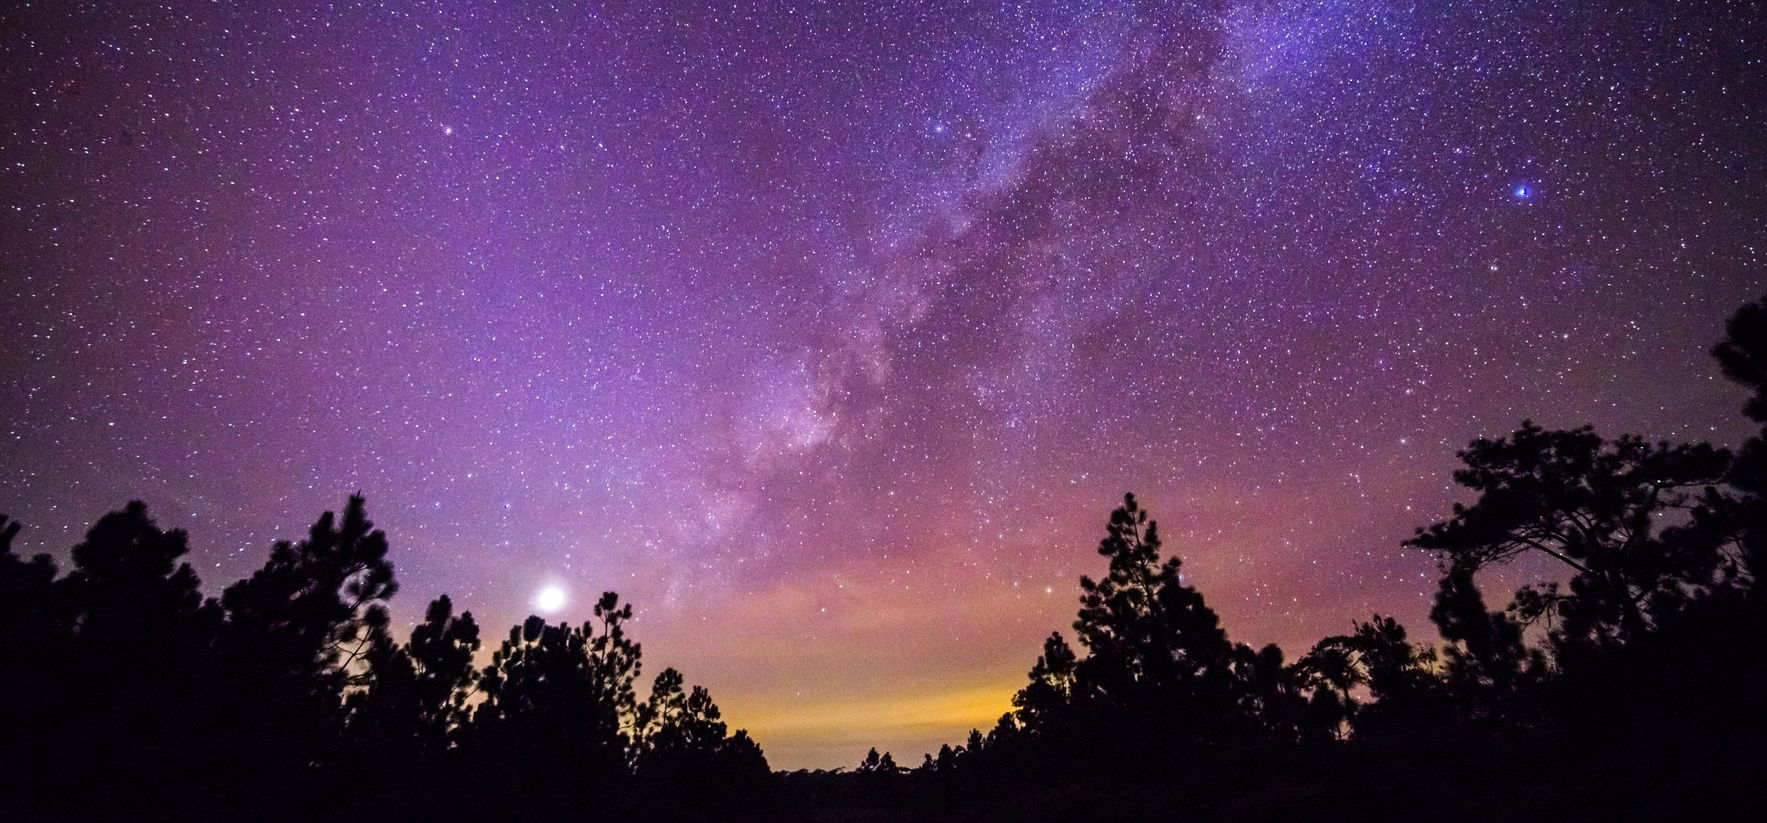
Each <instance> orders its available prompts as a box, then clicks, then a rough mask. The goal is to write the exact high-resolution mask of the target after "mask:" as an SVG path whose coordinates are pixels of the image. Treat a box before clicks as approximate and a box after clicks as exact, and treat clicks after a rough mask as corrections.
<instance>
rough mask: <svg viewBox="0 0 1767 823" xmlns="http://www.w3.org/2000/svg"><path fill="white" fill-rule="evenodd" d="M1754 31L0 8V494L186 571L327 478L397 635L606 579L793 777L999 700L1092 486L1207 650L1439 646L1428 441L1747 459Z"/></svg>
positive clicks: (40, 515)
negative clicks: (1524, 434) (1619, 436)
mask: <svg viewBox="0 0 1767 823" xmlns="http://www.w3.org/2000/svg"><path fill="white" fill-rule="evenodd" d="M1763 22H1764V21H1763V18H1762V12H1761V10H1760V8H1759V6H1758V5H1756V4H1748V3H1740V2H1738V3H1701V2H1696V3H1677V4H1673V5H1662V4H1639V3H1619V2H1611V3H1610V2H1569V0H1559V1H1558V2H1519V1H1511V0H1496V2H1482V3H1468V4H1432V3H1424V4H1409V5H1408V4H1395V3H1383V2H1373V1H1372V0H1274V1H1273V2H1233V1H1232V0H1227V1H1226V2H1206V3H1205V2H1197V3H1159V2H1117V1H1116V0H1086V1H1084V2H1056V1H1054V0H1049V1H1047V2H1046V1H1045V0H1026V2H1017V3H989V4H978V3H947V4H934V3H928V2H864V3H860V2H854V3H839V2H788V1H787V0H776V1H770V2H766V3H732V2H723V3H703V4H702V3H655V2H649V3H626V2H606V3H601V2H589V0H576V1H574V2H537V1H530V0H504V1H503V2H491V1H490V0H464V1H463V2H444V1H441V0H438V1H437V2H394V1H393V0H387V2H289V3H278V4H256V3H212V4H209V3H171V2H168V3H147V2H138V3H133V2H122V3H111V2H81V3H71V2H46V3H45V2H28V3H15V4H12V5H11V6H9V7H8V8H7V9H6V10H4V11H0V31H5V32H7V35H6V36H5V37H3V38H0V95H3V98H0V99H4V100H5V101H6V102H5V103H4V104H3V105H0V408H3V409H4V415H3V416H0V421H3V422H0V438H3V440H0V443H3V444H4V445H3V446H0V449H3V451H0V454H3V455H4V459H3V460H0V511H5V512H6V513H7V514H9V515H12V516H14V517H16V518H18V519H20V520H22V521H24V522H25V523H26V524H27V525H28V526H29V527H30V529H29V531H27V532H26V535H25V537H24V540H23V542H24V544H25V545H24V548H25V549H26V550H28V551H37V550H48V551H52V552H65V550H66V548H67V547H68V546H70V545H71V544H72V543H73V542H74V540H75V539H76V537H77V535H78V533H79V532H80V530H81V529H83V527H84V526H85V525H86V524H88V523H89V522H90V521H91V520H92V519H93V518H94V517H96V516H97V515H98V514H101V513H102V512H104V511H107V510H109V509H111V508H115V507H117V506H119V505H121V503H123V502H124V501H126V500H129V499H132V498H140V499H144V500H146V501H147V502H148V503H149V505H150V506H151V507H152V510H153V511H154V512H155V514H156V515H157V517H158V518H159V520H160V521H161V523H162V524H164V525H170V526H178V527H183V528H187V529H189V530H190V531H191V533H192V538H193V540H192V542H193V555H194V559H195V560H196V561H197V563H198V565H199V571H200V572H201V573H202V574H203V576H204V578H205V580H206V581H207V582H208V586H209V588H210V589H211V590H214V589H215V588H216V587H217V586H219V585H220V584H222V583H224V582H226V581H229V580H232V579H235V578H238V577H240V576H242V575H244V574H246V573H247V572H249V571H250V570H251V569H252V568H254V567H255V566H256V565H257V564H259V563H260V562H261V561H262V558H263V556H264V554H265V551H266V549H267V546H268V544H269V541H271V540H272V539H274V538H276V537H289V536H295V535H298V534H299V532H300V530H301V529H302V528H303V527H304V525H305V523H307V522H309V521H310V520H311V518H312V517H313V516H314V515H316V514H317V513H318V512H319V511H321V510H323V509H325V508H327V507H336V506H338V505H340V504H341V502H342V500H343V496H344V495H345V494H347V493H349V492H351V491H356V490H360V491H362V492H364V493H365V494H366V495H367V497H368V501H369V507H370V512H371V514H373V516H374V517H375V518H376V520H377V521H378V522H379V523H380V525H382V526H383V527H385V528H387V529H388V531H389V533H390V534H391V536H392V538H393V552H394V555H393V556H394V559H395V562H396V563H397V565H398V572H399V575H400V578H401V580H402V581H403V587H404V592H405V593H404V594H403V595H402V596H401V598H400V600H399V601H397V602H396V604H395V605H396V608H395V614H396V615H397V616H398V617H399V618H401V619H412V618H415V617H417V616H418V614H419V612H420V609H421V604H422V602H423V601H424V600H425V599H427V598H428V597H431V596H433V595H435V594H439V593H443V592H446V593H448V594H450V595H451V596H453V597H454V599H455V601H456V602H457V603H460V604H462V605H465V606H466V607H468V608H471V609H473V610H474V611H475V612H476V613H477V614H478V615H479V616H480V617H481V619H482V620H483V621H484V622H487V623H489V624H491V625H493V626H497V625H502V624H507V623H509V622H513V621H516V620H519V619H520V618H521V617H522V616H524V615H526V614H527V613H528V612H530V611H534V610H536V609H542V610H545V611H549V612H554V614H553V615H552V616H553V617H554V618H555V619H582V618H583V617H585V616H586V615H583V614H579V612H581V611H582V610H583V608H586V607H587V604H589V603H591V602H592V601H593V594H594V593H596V592H599V591H601V590H603V589H616V590H618V591H620V592H621V593H622V595H623V596H625V597H626V598H627V599H629V600H632V601H634V602H635V603H636V604H637V607H638V615H639V617H638V620H637V621H636V624H635V631H636V632H637V633H638V635H639V637H640V639H641V640H642V641H643V642H644V644H645V646H646V651H647V652H648V654H647V658H650V659H653V660H659V661H661V662H659V663H655V664H653V667H655V666H661V665H674V666H677V667H679V668H681V669H683V670H684V671H685V672H686V673H687V675H688V677H689V679H691V680H693V681H695V682H703V683H705V684H706V685H708V686H710V687H711V689H712V691H713V693H714V695H716V696H717V697H718V699H719V702H720V704H721V705H723V706H724V708H725V711H726V714H727V715H728V716H729V717H730V718H731V719H732V720H733V721H735V723H736V724H737V725H746V726H748V727H750V728H751V729H752V730H753V732H754V733H755V734H756V736H757V737H758V739H759V740H760V742H761V743H762V744H763V745H764V746H766V747H767V751H768V754H769V755H770V757H771V758H772V760H773V762H774V764H775V766H778V767H796V766H803V765H821V766H834V765H849V764H850V763H851V762H856V760H857V757H858V755H859V754H861V753H863V751H864V748H865V746H867V745H879V746H880V747H884V748H896V749H897V750H898V756H899V757H901V756H903V755H904V753H907V754H908V755H912V754H913V753H917V752H919V751H922V750H926V749H928V748H936V746H937V744H938V743H939V742H941V741H949V740H954V739H957V738H958V737H959V736H960V735H961V733H962V731H964V730H966V729H967V728H969V727H970V726H972V725H984V726H985V725H987V724H989V723H991V721H992V718H993V717H994V716H997V715H998V714H999V712H1001V711H1003V710H1005V708H1006V707H1007V698H1008V696H1009V695H1010V694H1011V691H1012V690H1013V689H1014V688H1015V687H1016V686H1017V685H1018V684H1019V683H1020V682H1021V680H1022V676H1023V673H1024V670H1025V669H1026V668H1027V667H1028V665H1029V663H1030V660H1031V658H1033V657H1034V656H1035V652H1036V649H1037V647H1038V641H1039V639H1040V638H1041V637H1042V636H1044V635H1045V634H1047V632H1048V631H1050V630H1051V629H1055V628H1061V627H1064V626H1065V625H1066V623H1067V622H1068V620H1069V619H1071V615H1072V611H1073V608H1074V595H1075V592H1076V588H1075V585H1074V581H1075V580H1076V579H1077V577H1078V576H1079V575H1080V574H1082V573H1093V572H1095V571H1096V569H1097V565H1098V563H1097V557H1096V555H1095V554H1094V552H1093V546H1094V545H1095V544H1096V540H1097V538H1098V536H1099V534H1100V532H1101V528H1102V523H1103V518H1104V516H1105V515H1106V513H1107V512H1108V511H1109V508H1110V507H1111V506H1112V505H1113V504H1114V503H1115V502H1116V501H1117V500H1118V499H1120V496H1121V494H1122V493H1123V492H1124V491H1134V492H1136V493H1137V494H1138V496H1140V497H1141V498H1142V499H1143V500H1144V501H1145V502H1146V503H1147V504H1148V505H1149V506H1150V507H1151V508H1152V509H1153V511H1154V512H1155V514H1156V516H1158V517H1159V518H1160V519H1161V523H1162V526H1163V527H1164V529H1165V531H1166V537H1167V541H1168V547H1169V549H1171V550H1173V551H1175V552H1177V553H1178V554H1179V555H1181V556H1182V557H1184V558H1185V561H1186V565H1185V570H1186V576H1187V579H1189V580H1190V581H1191V582H1194V583H1195V584H1196V585H1198V586H1199V587H1200V588H1201V589H1202V590H1203V592H1204V593H1205V594H1206V595H1207V596H1208V597H1209V598H1210V601H1211V603H1212V604H1213V605H1214V606H1215V607H1216V608H1217V609H1218V610H1219V611H1220V612H1221V613H1222V615H1223V617H1224V619H1225V621H1226V623H1227V626H1228V629H1229V631H1230V632H1231V633H1232V634H1233V636H1234V637H1235V638H1236V639H1239V640H1245V641H1248V642H1256V643H1262V642H1270V641H1276V642H1281V643H1282V644H1283V645H1284V647H1285V648H1287V649H1289V650H1290V651H1291V653H1292V652H1294V651H1297V650H1299V649H1304V648H1305V647H1306V646H1307V645H1309V644H1310V643H1311V641H1312V640H1313V639H1315V638H1317V637H1318V636H1320V635H1323V634H1327V633H1333V632H1337V631H1340V630H1342V629H1344V628H1346V627H1347V625H1348V621H1349V620H1351V619H1352V618H1361V617H1366V616H1367V615H1368V613H1370V612H1371V611H1376V610H1379V611H1381V612H1384V613H1392V614H1396V615H1398V616H1400V617H1401V618H1402V619H1403V620H1404V621H1405V622H1407V623H1408V624H1411V625H1412V626H1413V631H1414V632H1417V633H1420V634H1424V635H1427V634H1428V631H1427V628H1426V623H1427V621H1426V620H1425V619H1424V614H1425V612H1426V610H1427V603H1428V596H1429V593H1430V591H1431V590H1432V588H1433V584H1434V569H1433V567H1432V565H1431V564H1430V562H1429V560H1428V558H1427V557H1424V556H1421V555H1418V554H1415V553H1411V552H1408V551H1406V550H1402V549H1400V548H1399V547H1398V542H1399V541H1400V540H1401V539H1403V538H1404V537H1406V536H1408V535H1409V533H1410V530H1411V528H1412V527H1414V526H1417V525H1421V524H1424V523H1426V522H1430V521H1431V520H1433V519H1435V518H1436V517H1437V516H1439V515H1440V514H1441V513H1442V512H1443V511H1444V510H1445V508H1446V507H1447V505H1448V504H1449V503H1450V502H1451V501H1452V500H1454V499H1456V495H1455V491H1454V489H1453V488H1452V487H1451V483H1450V478H1449V473H1450V472H1451V470H1452V468H1453V465H1454V456H1453V452H1454V450H1455V449H1456V448H1457V447H1459V446H1460V445H1462V444H1464V443H1465V442H1466V441H1467V440H1469V439H1471V438H1472V437H1475V436H1478V435H1481V434H1499V433H1503V432H1506V431H1508V430H1509V429H1510V428H1512V427H1513V426H1515V425H1516V424H1517V423H1519V421H1520V420H1521V419H1522V418H1523V417H1532V418H1534V419H1536V420H1538V421H1540V422H1542V423H1544V424H1546V425H1554V426H1558V425H1565V426H1568V425H1577V424H1581V423H1584V422H1593V423H1595V424H1597V425H1598V426H1599V427H1601V428H1602V429H1603V430H1606V431H1610V432H1615V433H1617V432H1619V431H1622V430H1624V431H1632V432H1637V433H1640V434H1644V435H1647V436H1650V437H1664V438H1702V439H1715V440H1718V441H1720V442H1734V440H1735V439H1736V435H1737V434H1738V433H1739V431H1740V424H1739V423H1738V422H1737V421H1738V416H1737V415H1736V414H1735V408H1736V405H1737V403H1738V400H1737V396H1736V394H1735V392H1733V391H1731V390H1730V389H1729V388H1728V387H1727V386H1726V385H1725V384H1724V383H1723V382H1722V381H1721V380H1719V379H1718V377H1717V373H1716V370H1715V368H1714V367H1713V366H1712V365H1711V364H1710V362H1709V360H1708V359H1707V357H1706V354H1705V351H1706V348H1707V347H1708V346H1709V345H1710V344H1711V342H1712V341H1713V340H1715V339H1716V338H1717V336H1718V334H1719V330H1720V325H1721V322H1722V320H1723V318H1724V316H1726V314H1727V313H1728V312H1729V311H1730V310H1731V309H1732V308H1734V307H1735V306H1736V305H1737V304H1739V303H1741V302H1742V301H1743V300H1745V299H1750V298H1753V297H1757V296H1759V295H1758V293H1759V292H1761V291H1763V286H1764V284H1767V278H1764V277H1763V274H1762V272H1763V271H1767V268H1763V266H1762V262H1763V261H1762V255H1763V249H1764V245H1763V244H1764V243H1767V222H1764V221H1763V219H1762V215H1763V214H1767V203H1764V202H1763V200H1764V199H1767V198H1764V193H1767V168H1764V167H1763V158H1764V156H1767V154H1764V153H1763V148H1764V147H1763V145H1762V135H1763V134H1767V123H1763V122H1762V117H1763V113H1764V112H1767V105H1763V104H1764V103H1767V95H1763V90H1764V88H1767V87H1764V85H1763V80H1764V78H1763V64H1762V55H1763V54H1767V48H1763V46H1764V43H1763V34H1764V33H1767V26H1764V25H1763ZM910 759H912V758H910Z"/></svg>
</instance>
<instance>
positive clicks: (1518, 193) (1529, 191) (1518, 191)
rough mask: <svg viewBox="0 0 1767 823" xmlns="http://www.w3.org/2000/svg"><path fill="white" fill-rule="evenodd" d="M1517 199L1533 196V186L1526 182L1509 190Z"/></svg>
mask: <svg viewBox="0 0 1767 823" xmlns="http://www.w3.org/2000/svg"><path fill="white" fill-rule="evenodd" d="M1509 193H1510V194H1511V195H1513V196H1514V197H1515V199H1517V200H1526V199H1528V198H1530V197H1533V196H1534V188H1533V187H1532V186H1529V185H1528V184H1526V183H1523V184H1521V185H1518V186H1516V187H1515V188H1514V189H1511V190H1510V192H1509Z"/></svg>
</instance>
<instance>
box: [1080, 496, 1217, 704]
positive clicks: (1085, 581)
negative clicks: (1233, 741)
mask: <svg viewBox="0 0 1767 823" xmlns="http://www.w3.org/2000/svg"><path fill="white" fill-rule="evenodd" d="M1098 553H1099V554H1100V555H1103V556H1104V557H1106V558H1108V560H1109V562H1110V566H1109V572H1108V573H1107V574H1106V576H1105V577H1104V578H1102V579H1100V580H1097V581H1094V580H1093V579H1092V578H1090V577H1082V578H1080V589H1081V597H1080V611H1079V615H1078V617H1077V618H1076V619H1075V621H1074V631H1075V633H1076V634H1077V635H1078V636H1079V638H1080V642H1081V643H1082V644H1084V645H1085V646H1086V648H1087V649H1088V650H1089V651H1090V654H1089V655H1088V656H1087V657H1085V658H1084V659H1082V660H1080V661H1079V663H1078V664H1077V667H1076V677H1075V690H1076V694H1077V695H1078V699H1079V700H1080V701H1081V702H1084V703H1097V704H1101V705H1102V706H1106V707H1108V706H1112V705H1116V706H1128V705H1134V706H1136V707H1137V708H1136V711H1138V712H1144V713H1145V716H1144V718H1143V719H1144V720H1145V721H1147V722H1149V723H1151V724H1152V725H1154V726H1158V727H1165V728H1166V729H1167V730H1168V731H1171V732H1174V733H1179V732H1180V730H1181V733H1183V734H1186V735H1191V736H1199V737H1208V736H1211V735H1213V734H1214V733H1216V732H1217V731H1218V730H1219V728H1218V727H1220V726H1222V725H1224V724H1225V723H1227V722H1228V721H1230V719H1231V718H1232V716H1233V710H1232V706H1233V702H1234V698H1233V694H1232V672H1231V669H1230V667H1231V662H1232V653H1233V649H1232V646H1231V644H1229V643H1228V641H1227V633H1226V632H1225V631H1224V630H1222V628H1221V621H1220V619H1219V618H1218V617H1217V616H1216V615H1215V612H1214V611H1213V610H1211V609H1210V608H1209V607H1208V606H1207V605H1206V604H1205V603H1204V602H1203V596H1202V595H1201V594H1200V593H1199V592H1197V590H1196V589H1194V588H1192V587H1190V586H1187V585H1185V584H1184V582H1183V579H1182V577H1181V575H1180V573H1179V568H1180V566H1181V562H1180V561H1179V559H1178V558H1177V557H1171V558H1162V557H1161V556H1160V537H1159V526H1158V524H1157V523H1155V522H1154V521H1151V520H1149V519H1148V517H1147V512H1146V511H1144V510H1142V509H1141V507H1140V506H1139V505H1138V504H1137V503H1136V500H1135V496H1134V495H1132V494H1129V495H1124V497H1123V505H1122V506H1120V507H1118V508H1117V509H1116V510H1115V511H1112V512H1111V516H1110V522H1109V524H1108V525H1107V526H1106V535H1105V537H1104V539H1103V540H1101V541H1099V544H1098Z"/></svg>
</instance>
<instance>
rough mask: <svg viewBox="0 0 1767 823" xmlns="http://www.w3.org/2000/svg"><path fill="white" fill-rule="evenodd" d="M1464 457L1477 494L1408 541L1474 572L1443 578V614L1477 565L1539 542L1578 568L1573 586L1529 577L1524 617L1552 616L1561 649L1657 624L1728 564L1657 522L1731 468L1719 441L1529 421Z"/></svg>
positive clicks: (1544, 551) (1454, 568)
mask: <svg viewBox="0 0 1767 823" xmlns="http://www.w3.org/2000/svg"><path fill="white" fill-rule="evenodd" d="M1460 458H1461V460H1462V461H1464V462H1465V464H1466V466H1465V468H1462V469H1460V470H1459V471H1457V472H1455V474H1454V479H1455V481H1456V482H1458V483H1460V484H1461V485H1463V486H1466V487H1467V488H1470V489H1473V490H1474V491H1476V492H1478V494H1479V498H1478V500H1477V501H1475V502H1474V503H1473V504H1472V505H1470V506H1465V505H1460V504H1456V505H1455V507H1454V515H1453V517H1452V518H1450V519H1449V520H1446V521H1443V522H1441V523H1437V524H1435V525H1432V526H1429V527H1427V528H1420V529H1418V532H1417V535H1416V536H1415V537H1413V538H1412V539H1411V540H1409V541H1407V545H1411V546H1416V547H1419V548H1423V549H1428V550H1430V551H1432V552H1435V553H1436V554H1437V555H1438V557H1440V558H1441V560H1442V564H1443V568H1444V573H1445V574H1446V575H1448V576H1454V575H1462V574H1463V575H1464V576H1465V580H1455V581H1453V582H1452V583H1450V581H1448V580H1447V579H1446V578H1445V579H1444V584H1443V585H1444V594H1443V595H1442V597H1439V598H1438V604H1439V607H1440V608H1447V609H1448V611H1445V612H1443V614H1444V615H1449V614H1453V613H1456V611H1455V610H1456V609H1458V608H1459V605H1457V604H1460V603H1461V602H1462V601H1463V600H1464V599H1465V590H1466V589H1467V588H1468V587H1469V586H1470V585H1471V576H1472V574H1473V573H1474V572H1477V571H1478V570H1480V569H1482V568H1484V567H1486V566H1488V565H1491V564H1493V563H1507V562H1509V561H1511V560H1513V559H1514V558H1516V557H1518V556H1521V555H1523V554H1530V553H1531V554H1538V555H1541V556H1543V557H1548V558H1551V559H1552V560H1554V561H1556V562H1557V563H1559V564H1560V565H1561V566H1562V568H1564V569H1565V570H1566V571H1567V572H1569V574H1570V579H1569V585H1568V589H1567V588H1562V587H1560V586H1559V585H1558V583H1557V581H1549V582H1546V583H1543V584H1541V585H1538V586H1531V587H1528V588H1525V589H1523V590H1522V591H1521V592H1520V593H1519V594H1518V597H1517V600H1516V605H1515V611H1516V613H1517V615H1518V617H1520V618H1521V619H1522V620H1524V621H1529V622H1532V621H1536V620H1541V619H1545V620H1547V621H1548V622H1549V623H1550V624H1551V629H1552V631H1551V636H1552V638H1553V640H1554V642H1555V644H1556V645H1558V646H1559V650H1560V651H1561V652H1563V651H1565V648H1564V647H1566V646H1572V645H1591V644H1593V645H1604V644H1613V643H1618V642H1623V641H1624V640H1625V639H1627V638H1628V637H1632V636H1636V635H1638V634H1639V633H1641V632H1644V631H1646V630H1648V629H1649V628H1650V626H1651V625H1652V623H1653V621H1654V620H1655V619H1656V616H1657V615H1658V613H1659V612H1662V611H1666V610H1669V609H1674V608H1678V607H1679V606H1680V605H1681V604H1683V603H1684V602H1685V601H1686V600H1687V598H1688V595H1689V593H1690V592H1691V591H1695V590H1699V589H1703V588H1705V587H1708V586H1710V585H1712V584H1713V583H1714V582H1716V581H1717V580H1718V579H1719V577H1720V574H1721V572H1722V570H1723V568H1724V565H1725V564H1724V560H1725V558H1724V557H1723V555H1722V554H1721V553H1720V552H1718V551H1716V550H1715V549H1714V548H1713V547H1711V546H1710V545H1701V544H1700V543H1698V542H1693V541H1687V540H1681V539H1677V538H1676V537H1675V536H1674V535H1672V534H1671V535H1670V536H1669V537H1668V538H1665V536H1664V533H1663V532H1664V530H1663V529H1661V528H1660V527H1659V524H1662V523H1664V522H1673V521H1665V520H1664V516H1665V515H1667V514H1670V513H1673V512H1682V513H1687V512H1690V511H1691V510H1692V509H1694V508H1696V507H1697V506H1698V505H1700V504H1701V503H1702V502H1703V501H1704V500H1705V499H1706V498H1707V496H1708V495H1709V494H1711V493H1712V491H1713V489H1714V487H1715V486H1716V484H1717V483H1719V482H1721V481H1722V480H1723V478H1724V475H1725V472H1726V470H1727V467H1728V465H1729V459H1730V458H1729V454H1728V453H1727V452H1725V451H1724V450H1722V449H1717V448H1714V447H1712V446H1710V445H1707V444H1704V443H1700V444H1690V445H1670V444H1667V443H1659V444H1650V443H1647V442H1645V441H1644V440H1643V439H1641V438H1637V437H1630V436H1627V437H1621V438H1619V439H1618V440H1614V441H1604V440H1603V439H1602V438H1601V437H1599V436H1597V435H1596V434H1595V433H1594V431H1593V430H1591V429H1590V428H1589V427H1583V428H1580V429H1574V430H1570V431H1549V430H1546V429H1543V428H1541V427H1539V426H1537V425H1535V424H1534V423H1533V422H1532V421H1525V422H1523V423H1522V427H1521V428H1520V429H1518V430H1516V432H1515V433H1514V434H1513V435H1511V436H1510V437H1507V438H1499V439H1496V440H1487V439H1480V440H1476V441H1474V442H1473V444H1472V445H1471V446H1469V447H1468V448H1467V449H1465V450H1463V451H1461V452H1460ZM1686 516H1687V515H1685V514H1684V518H1685V517H1686ZM1450 588H1452V591H1450V590H1449V589H1450ZM1443 598H1446V600H1443ZM1442 603H1447V604H1448V605H1447V606H1440V604H1442ZM1481 611H1482V609H1481ZM1469 614H1470V613H1469ZM1469 619H1470V618H1469ZM1437 622H1438V624H1440V623H1441V621H1440V620H1438V621H1437Z"/></svg>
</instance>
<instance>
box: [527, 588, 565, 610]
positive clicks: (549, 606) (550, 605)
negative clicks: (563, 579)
mask: <svg viewBox="0 0 1767 823" xmlns="http://www.w3.org/2000/svg"><path fill="white" fill-rule="evenodd" d="M564 604H565V591H564V587H563V586H558V585H549V586H545V587H543V588H541V589H540V591H539V592H538V593H537V594H535V595H534V608H535V609H536V610H537V611H539V612H540V613H541V614H552V613H553V612H556V611H558V610H559V609H562V608H564Z"/></svg>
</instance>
